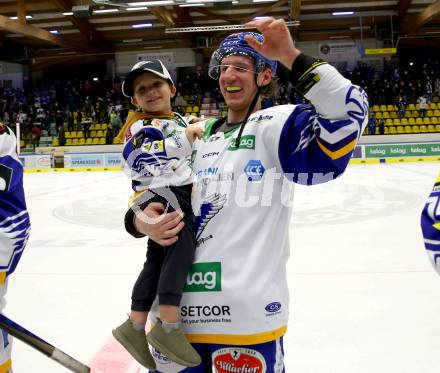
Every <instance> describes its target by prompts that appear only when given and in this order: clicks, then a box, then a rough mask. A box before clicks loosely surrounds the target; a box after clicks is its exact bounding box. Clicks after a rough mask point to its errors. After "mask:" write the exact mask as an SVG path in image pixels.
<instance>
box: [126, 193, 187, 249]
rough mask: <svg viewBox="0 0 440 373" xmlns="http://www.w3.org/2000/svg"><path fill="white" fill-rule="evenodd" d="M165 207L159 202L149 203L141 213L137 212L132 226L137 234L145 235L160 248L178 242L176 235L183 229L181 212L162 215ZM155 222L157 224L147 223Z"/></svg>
mask: <svg viewBox="0 0 440 373" xmlns="http://www.w3.org/2000/svg"><path fill="white" fill-rule="evenodd" d="M164 211H165V207H164V205H163V204H162V203H160V202H151V203H150V204H148V206H147V207H146V208H145V210H144V211H142V212H137V213H136V215H135V218H134V226H135V228H136V230H137V231H138V232H139V233H142V234H145V235H147V236H148V237H149V238H150V239H152V240H153V241H154V242H156V243H157V244H159V245H161V246H169V245H172V244H173V243H175V242H176V241H177V240H178V237H177V233H179V232H180V230H181V229H182V228H183V226H184V225H185V223H184V222H183V221H182V218H183V212H181V211H173V212H169V213H166V214H163V212H164ZM151 220H156V221H157V223H154V224H151V223H148V222H149V221H150V222H151Z"/></svg>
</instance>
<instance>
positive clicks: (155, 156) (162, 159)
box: [122, 113, 194, 192]
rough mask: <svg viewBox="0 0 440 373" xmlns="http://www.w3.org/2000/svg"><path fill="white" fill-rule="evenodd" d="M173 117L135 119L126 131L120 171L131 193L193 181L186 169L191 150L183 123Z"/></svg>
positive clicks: (178, 118)
mask: <svg viewBox="0 0 440 373" xmlns="http://www.w3.org/2000/svg"><path fill="white" fill-rule="evenodd" d="M135 115H136V114H134V115H133V116H135ZM138 115H142V114H141V113H138ZM173 115H174V116H170V117H161V118H152V117H151V116H147V115H144V118H142V119H137V117H135V118H134V119H137V120H135V121H134V122H133V123H132V124H130V126H129V127H128V128H127V130H126V142H125V145H124V149H123V152H122V155H123V157H124V170H125V172H126V173H127V174H128V175H129V176H130V178H131V180H132V188H133V190H134V191H135V192H140V191H143V190H146V189H149V188H159V187H163V186H179V185H187V184H191V183H192V181H193V179H194V178H193V175H192V173H191V168H190V167H189V159H190V156H191V150H192V148H191V144H190V143H189V141H188V139H187V137H186V135H185V129H186V127H187V123H186V122H185V120H184V119H183V118H182V117H181V116H179V115H178V114H173ZM124 127H125V126H124Z"/></svg>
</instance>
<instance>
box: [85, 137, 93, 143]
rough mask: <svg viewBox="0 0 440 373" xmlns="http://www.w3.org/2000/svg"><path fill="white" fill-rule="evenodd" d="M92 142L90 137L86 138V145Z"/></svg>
mask: <svg viewBox="0 0 440 373" xmlns="http://www.w3.org/2000/svg"><path fill="white" fill-rule="evenodd" d="M92 144H93V140H92V139H91V138H90V137H88V138H87V140H86V145H92Z"/></svg>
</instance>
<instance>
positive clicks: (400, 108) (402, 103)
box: [396, 95, 406, 119]
mask: <svg viewBox="0 0 440 373" xmlns="http://www.w3.org/2000/svg"><path fill="white" fill-rule="evenodd" d="M396 106H397V110H398V111H399V118H400V119H402V118H404V117H405V107H406V101H405V99H404V98H403V96H402V95H399V96H397V100H396Z"/></svg>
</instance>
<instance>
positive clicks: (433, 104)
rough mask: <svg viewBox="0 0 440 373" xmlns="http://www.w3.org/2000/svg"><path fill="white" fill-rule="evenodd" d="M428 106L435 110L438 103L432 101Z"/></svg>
mask: <svg viewBox="0 0 440 373" xmlns="http://www.w3.org/2000/svg"><path fill="white" fill-rule="evenodd" d="M428 107H429V109H431V110H434V109H435V108H436V107H437V105H436V104H435V103H433V102H431V103H430V104H429V106H428Z"/></svg>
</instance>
